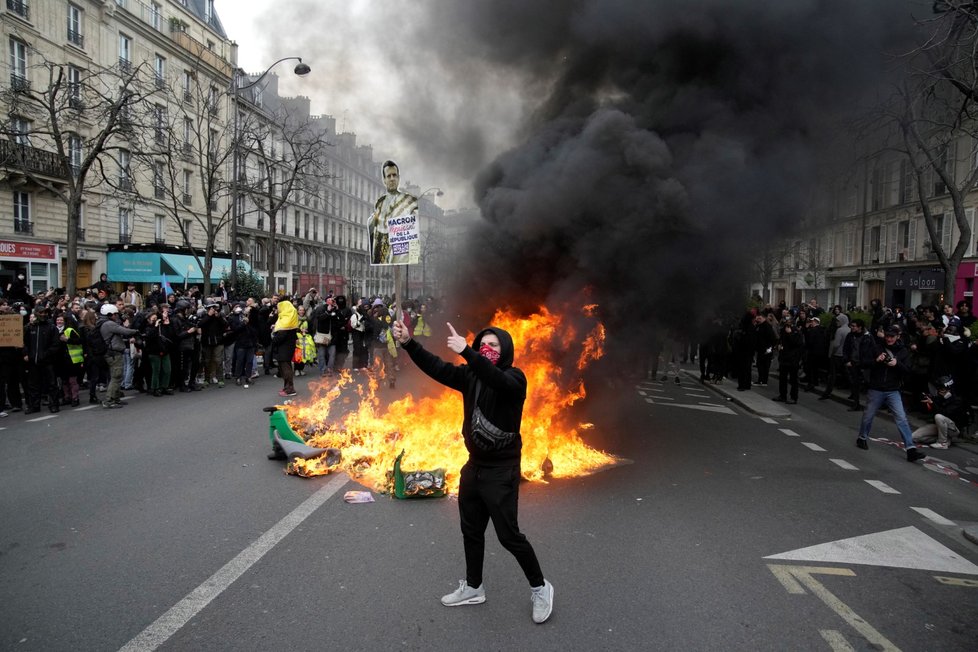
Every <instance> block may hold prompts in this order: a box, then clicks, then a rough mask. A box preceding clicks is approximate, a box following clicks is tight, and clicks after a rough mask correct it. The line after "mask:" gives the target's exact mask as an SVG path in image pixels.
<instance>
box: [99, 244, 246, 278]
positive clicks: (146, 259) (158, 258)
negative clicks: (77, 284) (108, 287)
mask: <svg viewBox="0 0 978 652" xmlns="http://www.w3.org/2000/svg"><path fill="white" fill-rule="evenodd" d="M203 260H204V258H203V256H201V262H203ZM238 269H243V270H244V271H246V272H248V271H251V265H249V264H248V263H247V262H246V261H244V260H238ZM230 272H231V259H230V258H214V259H212V260H211V281H212V282H213V283H217V282H218V281H220V280H221V277H222V276H223V275H224V274H225V273H227V274H230ZM163 274H166V277H167V280H168V281H170V282H171V283H183V282H184V281H185V280H186V282H187V283H203V282H204V274H203V272H201V270H200V266H199V265H198V264H197V261H196V260H194V257H193V256H187V255H185V254H158V253H150V252H143V251H110V252H109V253H108V275H109V279H110V280H112V281H118V282H120V283H126V282H130V281H131V282H133V283H159V282H160V279H161V278H162V276H163Z"/></svg>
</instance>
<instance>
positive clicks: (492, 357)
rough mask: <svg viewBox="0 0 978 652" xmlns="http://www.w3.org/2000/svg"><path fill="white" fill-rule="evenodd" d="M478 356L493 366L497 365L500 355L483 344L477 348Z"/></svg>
mask: <svg viewBox="0 0 978 652" xmlns="http://www.w3.org/2000/svg"><path fill="white" fill-rule="evenodd" d="M479 355H481V356H482V357H483V358H485V359H486V360H488V361H489V362H491V363H493V364H499V357H500V356H501V355H502V354H501V353H500V352H499V351H497V350H496V349H494V348H492V347H491V346H489V345H488V344H483V345H482V346H480V347H479Z"/></svg>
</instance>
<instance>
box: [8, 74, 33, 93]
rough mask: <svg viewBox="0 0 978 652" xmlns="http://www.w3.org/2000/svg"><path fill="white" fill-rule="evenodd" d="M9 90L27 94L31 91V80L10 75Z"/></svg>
mask: <svg viewBox="0 0 978 652" xmlns="http://www.w3.org/2000/svg"><path fill="white" fill-rule="evenodd" d="M10 90H12V91H13V92H15V93H27V92H28V91H30V90H31V80H29V79H28V78H27V77H24V76H23V75H18V74H17V73H11V74H10Z"/></svg>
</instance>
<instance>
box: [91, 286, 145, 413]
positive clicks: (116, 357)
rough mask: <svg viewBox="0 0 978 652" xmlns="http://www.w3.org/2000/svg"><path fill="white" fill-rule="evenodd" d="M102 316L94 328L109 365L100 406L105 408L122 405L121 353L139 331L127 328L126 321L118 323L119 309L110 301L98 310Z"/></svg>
mask: <svg viewBox="0 0 978 652" xmlns="http://www.w3.org/2000/svg"><path fill="white" fill-rule="evenodd" d="M99 312H100V313H101V315H102V317H101V318H100V319H99V320H98V324H97V325H96V328H98V329H99V333H101V335H102V339H104V340H105V346H106V348H107V351H106V353H105V361H106V363H107V364H108V365H109V388H108V390H107V391H106V393H105V400H104V401H102V407H103V408H106V409H111V408H118V407H122V406H123V405H124V403H123V402H122V396H123V394H122V363H123V359H122V354H123V352H124V351H125V350H126V347H128V346H129V344H128V342H129V338H130V337H133V336H134V335H136V334H137V333H138V332H139V331H137V330H135V329H133V328H128V321H127V322H125V323H124V324H120V323H119V309H118V308H116V307H115V306H114V305H113V304H111V303H105V304H102V308H101V309H100V310H99Z"/></svg>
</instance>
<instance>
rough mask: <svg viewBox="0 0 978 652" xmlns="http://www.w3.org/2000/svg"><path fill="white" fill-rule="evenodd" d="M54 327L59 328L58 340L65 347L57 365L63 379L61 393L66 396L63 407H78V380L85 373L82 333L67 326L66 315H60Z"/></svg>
mask: <svg viewBox="0 0 978 652" xmlns="http://www.w3.org/2000/svg"><path fill="white" fill-rule="evenodd" d="M54 325H55V326H57V328H58V334H59V337H58V339H59V340H60V341H61V343H62V346H63V347H64V349H63V352H62V355H61V359H60V360H59V361H58V362H57V363H56V364H57V369H58V375H59V376H60V378H61V391H62V392H63V394H64V399H63V400H62V405H71V406H72V407H78V404H79V401H78V387H79V383H78V379H79V378H81V377H82V376H83V375H84V373H85V354H84V352H83V347H82V337H81V333H80V332H79V331H78V330H77V329H76V328H74V327H73V326H66V325H65V318H64V315H58V317H57V318H56V319H55V320H54Z"/></svg>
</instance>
